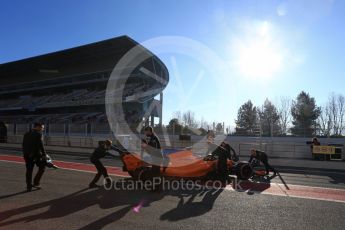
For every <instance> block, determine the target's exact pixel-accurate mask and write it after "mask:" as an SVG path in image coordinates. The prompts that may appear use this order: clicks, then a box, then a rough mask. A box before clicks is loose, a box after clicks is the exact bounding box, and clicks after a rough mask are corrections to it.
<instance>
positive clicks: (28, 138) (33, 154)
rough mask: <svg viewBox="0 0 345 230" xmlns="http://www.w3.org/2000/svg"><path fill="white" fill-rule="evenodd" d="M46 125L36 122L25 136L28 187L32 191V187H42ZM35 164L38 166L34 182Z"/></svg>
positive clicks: (24, 146) (24, 147)
mask: <svg viewBox="0 0 345 230" xmlns="http://www.w3.org/2000/svg"><path fill="white" fill-rule="evenodd" d="M43 130H44V125H43V124H41V123H35V124H34V127H33V129H32V130H31V131H30V132H27V133H26V134H25V135H24V138H23V154H24V160H25V166H26V187H27V191H28V192H29V191H31V190H32V187H36V188H40V180H41V178H42V176H43V173H44V171H45V156H46V151H45V149H44V145H43V136H42V132H43ZM35 165H36V166H37V167H38V171H37V174H36V176H35V178H34V181H33V182H34V183H33V184H32V173H33V170H34V167H35Z"/></svg>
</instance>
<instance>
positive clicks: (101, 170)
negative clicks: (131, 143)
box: [89, 140, 112, 188]
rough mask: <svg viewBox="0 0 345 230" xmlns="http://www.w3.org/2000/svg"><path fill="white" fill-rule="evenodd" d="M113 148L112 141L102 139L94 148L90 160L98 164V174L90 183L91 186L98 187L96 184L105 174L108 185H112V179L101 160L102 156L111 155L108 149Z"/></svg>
mask: <svg viewBox="0 0 345 230" xmlns="http://www.w3.org/2000/svg"><path fill="white" fill-rule="evenodd" d="M110 149H112V141H111V140H106V141H100V142H98V147H97V148H96V149H95V150H94V152H93V153H92V155H91V157H90V161H91V163H92V164H94V165H95V166H96V169H97V174H96V175H95V177H94V178H93V180H92V181H91V183H90V184H89V188H95V187H98V185H97V184H96V183H97V182H98V181H99V179H100V178H101V176H103V177H104V178H105V180H106V184H107V186H108V185H110V183H111V179H110V177H109V175H108V172H107V169H106V168H105V167H104V166H103V164H102V162H101V161H100V159H101V158H103V157H105V156H106V155H111V154H110V153H109V152H108V150H110Z"/></svg>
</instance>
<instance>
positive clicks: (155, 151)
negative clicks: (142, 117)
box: [141, 126, 164, 178]
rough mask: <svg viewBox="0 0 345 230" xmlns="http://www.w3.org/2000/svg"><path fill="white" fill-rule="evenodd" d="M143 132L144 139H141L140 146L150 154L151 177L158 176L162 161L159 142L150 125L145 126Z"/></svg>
mask: <svg viewBox="0 0 345 230" xmlns="http://www.w3.org/2000/svg"><path fill="white" fill-rule="evenodd" d="M144 132H145V139H143V140H142V144H141V147H142V148H143V149H144V150H145V152H146V153H148V154H149V155H150V156H151V158H152V162H151V164H152V166H151V172H152V174H153V177H155V178H157V177H160V174H161V164H163V162H164V158H163V154H162V149H161V143H160V141H159V139H158V137H157V135H156V134H155V132H154V131H153V128H152V127H151V126H147V127H145V129H144Z"/></svg>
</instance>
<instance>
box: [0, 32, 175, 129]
mask: <svg viewBox="0 0 345 230" xmlns="http://www.w3.org/2000/svg"><path fill="white" fill-rule="evenodd" d="M136 46H140V45H139V44H138V43H137V42H136V41H134V40H133V39H131V38H129V37H128V36H121V37H116V38H112V39H108V40H104V41H100V42H96V43H92V44H88V45H83V46H79V47H75V48H70V49H66V50H62V51H57V52H53V53H49V54H44V55H40V56H36V57H31V58H27V59H23V60H18V61H14V62H9V63H4V64H1V65H0V121H2V122H4V123H5V124H6V126H7V127H8V132H9V135H21V134H22V133H23V132H25V131H26V129H28V128H29V127H30V125H31V124H33V123H34V122H38V121H39V122H43V123H44V124H45V125H46V132H47V134H61V135H73V134H78V135H84V134H85V135H91V134H97V133H99V134H106V133H110V128H109V124H108V120H107V116H106V114H105V94H106V87H107V82H108V80H109V77H110V74H111V72H112V70H113V68H114V67H115V65H116V64H117V63H118V61H119V60H120V59H121V58H122V57H123V56H124V55H125V54H126V53H127V52H128V51H129V50H131V49H132V48H133V47H136ZM140 47H141V50H142V52H145V55H146V56H147V57H148V58H146V59H145V60H144V61H143V62H142V63H139V65H138V66H136V67H135V68H132V67H131V68H130V69H131V70H132V71H131V72H130V75H129V77H128V78H126V80H125V81H124V82H123V84H124V86H123V87H124V90H118V93H119V94H122V98H123V100H122V107H123V108H124V113H125V119H126V121H127V123H129V124H130V127H133V130H136V128H137V126H138V125H139V124H141V123H144V124H149V123H150V124H153V123H154V122H155V118H158V120H159V123H161V122H162V117H161V114H162V113H161V111H157V109H155V110H153V111H152V112H150V113H149V114H147V113H146V111H145V109H146V108H149V107H150V105H151V104H152V103H158V104H160V105H161V104H162V91H163V89H164V88H165V87H166V84H167V83H168V81H169V73H168V70H167V68H166V66H165V65H164V64H163V62H162V61H161V60H159V59H158V57H157V56H155V55H154V54H152V53H151V52H150V51H149V50H147V49H146V48H144V47H142V46H140ZM123 68H126V67H123ZM133 69H134V70H133ZM152 73H153V75H154V76H159V77H160V78H162V79H164V81H159V80H157V79H155V78H153V77H152V76H150V74H152ZM116 77H119V78H121V76H116ZM114 90H115V92H117V91H116V89H114ZM158 95H160V98H159V100H156V99H155V97H156V96H158ZM120 97H121V95H120ZM158 108H160V109H161V108H162V106H159V107H158ZM23 127H24V128H23ZM25 127H27V128H25Z"/></svg>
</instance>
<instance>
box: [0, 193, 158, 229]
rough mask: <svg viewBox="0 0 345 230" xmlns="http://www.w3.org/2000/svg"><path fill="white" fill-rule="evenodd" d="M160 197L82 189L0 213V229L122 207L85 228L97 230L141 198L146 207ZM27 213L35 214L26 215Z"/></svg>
mask: <svg viewBox="0 0 345 230" xmlns="http://www.w3.org/2000/svg"><path fill="white" fill-rule="evenodd" d="M163 195H164V194H156V193H152V192H147V191H142V190H133V191H128V190H126V191H125V190H111V191H107V190H104V189H103V188H96V189H92V190H89V189H82V190H79V191H76V192H74V193H72V194H69V195H67V196H64V197H61V198H58V199H54V200H50V201H45V202H42V203H38V204H33V205H28V206H25V207H21V208H16V209H11V210H7V211H4V212H0V228H1V227H5V226H9V225H11V224H15V223H20V222H22V223H26V222H32V221H37V220H45V219H53V218H61V217H65V216H68V215H70V214H73V213H77V212H79V211H81V210H84V209H86V208H89V207H91V206H94V205H98V206H99V207H100V208H101V209H111V208H116V207H118V206H125V208H122V209H120V210H117V211H115V212H114V213H112V214H111V215H109V216H108V217H104V218H101V219H99V220H97V221H95V222H94V223H91V224H89V225H88V226H87V227H89V228H92V229H99V228H102V227H104V226H106V225H107V224H109V223H111V222H114V221H117V220H119V219H121V218H122V217H123V216H125V215H126V213H128V212H129V211H130V210H131V209H132V207H133V206H135V205H136V204H137V203H138V202H139V201H140V200H141V199H143V198H145V200H146V201H147V202H146V204H145V205H146V206H149V205H150V203H151V202H154V201H157V200H160V199H161V198H162V197H163ZM42 208H48V209H47V210H46V211H43V212H39V213H37V210H39V209H42ZM31 212H34V213H36V214H34V215H30V213H31ZM23 215H26V216H23ZM15 216H23V217H20V218H16V219H12V220H9V221H6V220H7V219H9V218H11V217H12V218H13V217H15Z"/></svg>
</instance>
